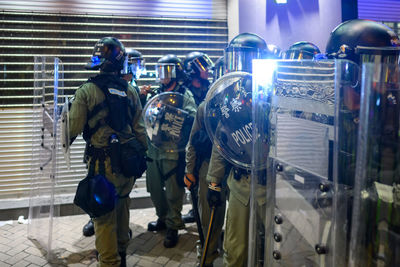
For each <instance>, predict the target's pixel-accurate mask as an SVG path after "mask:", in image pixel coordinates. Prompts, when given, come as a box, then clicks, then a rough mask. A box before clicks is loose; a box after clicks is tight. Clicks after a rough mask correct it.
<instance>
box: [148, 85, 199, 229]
mask: <svg viewBox="0 0 400 267" xmlns="http://www.w3.org/2000/svg"><path fill="white" fill-rule="evenodd" d="M179 89H180V88H179V85H177V87H176V88H175V90H174V91H179ZM184 97H185V98H184V99H185V101H184V103H183V107H182V109H183V110H185V111H187V112H188V113H189V115H192V116H193V117H194V116H195V114H196V109H197V107H196V104H195V102H194V99H193V95H192V93H191V92H190V91H189V90H185V93H184ZM147 156H148V157H149V158H150V159H151V160H150V161H148V162H147V171H146V186H147V191H148V192H149V193H150V197H151V200H152V201H153V204H154V207H155V209H156V214H157V216H158V218H159V219H160V220H161V221H163V222H165V224H166V225H167V227H168V228H169V229H174V230H178V229H183V228H184V227H185V225H184V223H183V221H182V218H181V217H182V216H181V211H182V205H183V196H184V194H185V189H184V188H183V187H182V186H180V185H179V184H178V182H177V181H178V179H179V180H180V181H182V183H183V172H182V174H178V173H177V172H175V171H173V170H174V169H175V168H176V167H177V166H178V164H184V162H179V153H178V152H167V151H163V150H162V149H161V148H160V149H159V148H156V147H155V146H153V145H149V149H148V151H147ZM171 171H173V172H172V173H171ZM167 174H170V175H169V177H165V176H166V175H167ZM178 176H179V177H178Z"/></svg>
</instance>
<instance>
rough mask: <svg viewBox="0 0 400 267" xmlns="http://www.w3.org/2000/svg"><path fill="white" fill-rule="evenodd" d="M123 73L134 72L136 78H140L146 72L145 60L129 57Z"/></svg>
mask: <svg viewBox="0 0 400 267" xmlns="http://www.w3.org/2000/svg"><path fill="white" fill-rule="evenodd" d="M121 74H132V75H133V76H134V77H135V80H137V79H139V78H140V76H141V75H142V74H146V65H145V60H144V59H143V58H139V57H131V58H129V57H127V58H126V59H125V62H124V68H123V69H122V71H121Z"/></svg>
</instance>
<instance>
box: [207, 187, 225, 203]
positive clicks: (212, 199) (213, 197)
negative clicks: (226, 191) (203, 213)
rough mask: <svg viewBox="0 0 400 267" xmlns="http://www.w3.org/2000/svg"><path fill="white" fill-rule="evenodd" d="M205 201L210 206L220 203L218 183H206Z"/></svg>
mask: <svg viewBox="0 0 400 267" xmlns="http://www.w3.org/2000/svg"><path fill="white" fill-rule="evenodd" d="M207 201H208V205H210V207H211V208H212V207H219V206H221V205H222V200H221V186H219V185H212V184H209V185H208V191H207Z"/></svg>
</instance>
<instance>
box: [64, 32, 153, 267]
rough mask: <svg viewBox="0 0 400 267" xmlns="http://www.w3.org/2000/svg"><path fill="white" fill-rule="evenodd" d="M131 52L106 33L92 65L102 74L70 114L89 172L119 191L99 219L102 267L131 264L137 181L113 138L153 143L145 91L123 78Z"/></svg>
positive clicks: (87, 87)
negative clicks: (131, 210) (130, 233)
mask: <svg viewBox="0 0 400 267" xmlns="http://www.w3.org/2000/svg"><path fill="white" fill-rule="evenodd" d="M125 56H126V53H125V48H124V46H123V44H122V43H121V42H120V41H119V40H118V39H116V38H113V37H105V38H102V39H100V40H99V41H98V42H97V43H96V45H95V47H94V51H93V56H92V58H91V61H90V62H89V63H88V64H87V65H86V69H89V70H100V74H99V75H97V76H96V77H93V78H90V79H89V80H88V81H87V82H86V83H84V84H83V85H81V86H80V87H79V88H78V90H77V91H76V92H75V96H74V100H73V102H72V105H71V109H70V115H69V116H70V122H69V123H70V129H69V134H70V136H71V138H72V140H74V139H75V138H76V136H77V135H78V134H81V133H82V132H83V137H84V139H85V141H86V142H87V147H88V150H87V154H88V166H89V175H88V176H94V175H101V176H102V177H105V178H106V180H107V181H108V183H110V184H112V185H110V186H109V188H114V189H115V192H116V194H117V196H118V201H117V202H116V204H115V208H114V209H112V210H111V212H107V213H105V214H102V215H100V216H98V217H95V218H93V222H94V229H95V236H96V243H95V245H96V249H97V251H98V259H99V265H100V266H117V265H119V266H126V248H127V246H128V242H129V236H128V231H129V201H130V199H129V193H130V192H131V190H132V187H133V185H134V182H135V177H134V175H133V174H131V173H128V172H125V171H124V166H123V165H124V163H123V162H122V161H121V155H120V154H119V153H118V154H114V153H112V150H111V143H113V142H115V141H116V142H117V143H120V144H122V145H123V144H128V143H130V142H132V141H134V142H136V143H137V144H138V145H139V146H141V147H142V148H143V150H145V149H146V147H147V144H146V138H145V134H144V127H143V125H142V119H141V109H142V107H141V104H140V100H139V96H138V94H137V92H136V90H135V89H134V88H133V87H132V86H131V85H129V84H128V83H127V82H126V81H125V80H123V79H121V78H120V72H121V70H122V68H123V64H124V61H125ZM111 102H112V103H111ZM122 145H121V146H122ZM143 152H144V151H143ZM110 190H111V189H110ZM88 197H91V196H88ZM93 197H94V196H93ZM109 204H110V205H111V204H112V203H109Z"/></svg>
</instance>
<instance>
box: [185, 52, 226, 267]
mask: <svg viewBox="0 0 400 267" xmlns="http://www.w3.org/2000/svg"><path fill="white" fill-rule="evenodd" d="M205 56H206V55H205V54H203V53H199V52H193V53H190V54H189V55H188V56H187V58H186V59H187V60H186V61H187V62H188V67H187V73H193V74H194V73H198V74H197V75H196V76H197V77H196V76H194V75H193V74H192V77H193V76H194V79H207V78H208V68H209V67H211V64H212V63H211V60H206V59H207V57H206V58H205ZM189 60H190V61H189ZM207 62H209V63H207ZM194 68H195V69H194ZM201 73H203V74H201ZM201 76H202V77H203V78H201ZM202 83H203V84H204V85H208V79H207V81H204V82H202ZM192 84H193V87H195V85H196V84H199V85H200V82H199V81H196V80H195V81H193V83H192ZM195 88H197V87H195ZM199 89H200V90H201V87H200V88H197V90H199ZM195 90H196V89H195ZM207 91H208V87H207V88H205V87H204V88H203V89H202V91H201V94H199V96H202V97H201V98H200V99H199V101H201V103H200V105H199V107H198V110H197V113H196V118H195V120H194V123H193V126H192V129H191V133H190V137H189V143H188V145H187V147H186V174H185V184H186V186H187V187H188V189H193V188H194V187H195V188H198V192H194V193H196V194H197V195H198V207H199V215H200V222H201V227H202V232H203V233H207V231H208V224H209V221H210V212H211V210H210V208H209V205H208V203H207V181H206V175H207V171H208V165H209V161H210V156H211V149H212V143H211V140H210V138H209V136H208V134H207V132H206V129H205V125H204V112H205V102H204V101H203V100H204V97H205V94H206V93H207ZM222 198H223V199H224V200H225V193H223V196H222ZM224 217H225V201H223V203H222V205H221V207H218V209H217V211H216V213H215V215H214V218H215V219H214V224H213V229H212V235H211V237H210V240H209V243H208V252H207V258H206V261H205V266H211V265H212V263H213V261H214V260H215V259H216V258H217V257H218V255H219V252H218V241H219V239H220V236H221V232H222V227H223V224H224ZM186 218H187V217H186ZM193 221H194V219H193ZM200 251H201V250H200V249H199V252H200Z"/></svg>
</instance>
